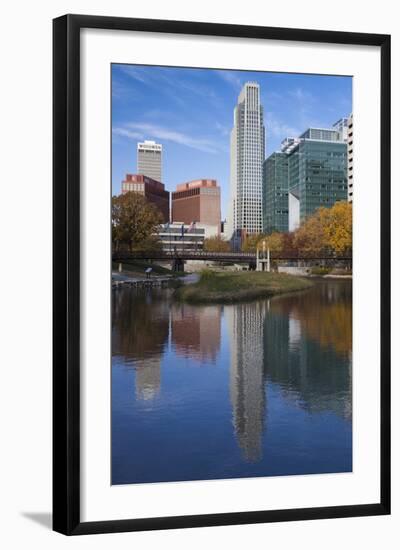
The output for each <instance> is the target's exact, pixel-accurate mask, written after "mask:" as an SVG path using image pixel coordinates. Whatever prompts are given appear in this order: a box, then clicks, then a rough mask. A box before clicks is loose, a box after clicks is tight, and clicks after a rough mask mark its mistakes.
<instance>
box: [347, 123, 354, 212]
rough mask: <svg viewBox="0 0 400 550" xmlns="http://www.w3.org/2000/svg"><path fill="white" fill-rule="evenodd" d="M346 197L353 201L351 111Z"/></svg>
mask: <svg viewBox="0 0 400 550" xmlns="http://www.w3.org/2000/svg"><path fill="white" fill-rule="evenodd" d="M347 199H348V201H349V202H353V113H351V115H350V116H349V132H348V138H347Z"/></svg>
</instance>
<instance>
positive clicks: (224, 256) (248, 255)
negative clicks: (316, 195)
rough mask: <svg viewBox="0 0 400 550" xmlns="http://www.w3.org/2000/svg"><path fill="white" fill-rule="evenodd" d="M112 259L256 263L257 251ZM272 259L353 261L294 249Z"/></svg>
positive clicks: (141, 253)
mask: <svg viewBox="0 0 400 550" xmlns="http://www.w3.org/2000/svg"><path fill="white" fill-rule="evenodd" d="M112 259H113V261H114V262H124V261H127V260H164V261H165V260H182V261H185V260H204V261H214V262H234V263H255V262H256V253H255V252H207V251H203V250H201V251H200V250H193V251H190V250H189V251H188V250H184V251H179V250H178V251H171V252H170V251H166V250H151V251H135V252H123V251H121V252H119V251H113V253H112ZM271 260H287V261H308V260H309V261H328V260H331V261H344V262H349V261H351V256H333V255H328V254H326V255H322V254H319V255H311V254H310V255H305V254H299V253H296V252H292V251H287V252H285V251H282V252H275V253H274V252H271Z"/></svg>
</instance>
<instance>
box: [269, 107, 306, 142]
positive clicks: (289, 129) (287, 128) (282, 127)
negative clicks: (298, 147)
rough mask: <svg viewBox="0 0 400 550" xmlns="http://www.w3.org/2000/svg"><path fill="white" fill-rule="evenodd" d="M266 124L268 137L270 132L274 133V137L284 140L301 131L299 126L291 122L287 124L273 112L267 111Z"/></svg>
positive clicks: (295, 135)
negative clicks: (292, 124)
mask: <svg viewBox="0 0 400 550" xmlns="http://www.w3.org/2000/svg"><path fill="white" fill-rule="evenodd" d="M265 126H266V133H267V139H268V134H270V135H272V136H273V137H274V138H277V139H280V140H283V139H285V138H286V137H297V136H298V135H300V133H301V132H300V131H299V129H298V128H295V127H294V126H291V125H290V124H286V123H285V122H284V121H282V120H280V119H279V118H277V117H276V115H274V113H271V112H267V113H266V114H265Z"/></svg>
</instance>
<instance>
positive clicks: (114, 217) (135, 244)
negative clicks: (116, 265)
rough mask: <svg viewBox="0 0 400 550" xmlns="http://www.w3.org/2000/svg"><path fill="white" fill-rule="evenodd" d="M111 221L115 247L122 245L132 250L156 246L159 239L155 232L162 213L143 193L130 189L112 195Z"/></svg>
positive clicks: (160, 221)
mask: <svg viewBox="0 0 400 550" xmlns="http://www.w3.org/2000/svg"><path fill="white" fill-rule="evenodd" d="M111 221H112V241H113V245H114V247H115V248H116V249H118V248H119V247H120V246H121V245H124V246H127V247H128V249H129V251H130V252H132V251H133V250H149V249H151V248H154V247H155V246H158V244H159V241H158V238H157V236H156V235H155V233H156V232H157V227H158V226H159V225H160V223H162V215H161V212H160V211H159V210H158V208H157V207H156V206H154V205H153V204H152V203H150V202H148V201H147V200H146V198H145V197H143V195H140V194H139V193H135V192H133V191H130V192H129V193H125V194H123V195H118V196H114V197H113V198H112V207H111Z"/></svg>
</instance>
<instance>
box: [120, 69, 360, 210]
mask: <svg viewBox="0 0 400 550" xmlns="http://www.w3.org/2000/svg"><path fill="white" fill-rule="evenodd" d="M251 80H253V81H254V80H255V81H257V83H259V84H260V88H261V93H260V102H261V103H262V104H263V106H264V124H265V127H266V151H265V154H266V157H267V156H269V155H270V154H271V153H272V152H274V151H275V150H277V149H279V146H280V143H281V141H282V140H283V139H284V138H286V137H288V136H289V137H291V136H294V137H297V136H298V135H300V134H301V133H302V132H304V130H306V129H307V128H308V127H310V126H314V127H328V128H329V127H331V126H332V124H333V123H334V122H335V121H336V120H338V119H340V118H342V117H344V116H348V115H349V114H350V112H351V110H352V105H351V96H352V79H351V77H342V76H321V75H300V74H287V73H266V72H265V73H264V72H251V71H230V70H229V71H223V70H214V69H184V68H166V67H146V66H136V65H120V64H118V65H113V66H112V91H113V98H112V104H113V105H112V106H113V110H112V131H113V145H112V151H113V162H112V184H113V194H118V193H119V191H120V187H121V181H122V180H123V179H124V177H125V174H126V173H129V172H136V165H137V156H136V148H137V143H138V142H140V141H143V140H154V141H156V142H157V143H160V144H162V146H163V152H164V154H163V157H164V158H163V174H164V175H163V183H164V184H165V186H166V189H167V190H169V191H172V190H174V189H175V188H176V185H177V184H179V183H183V182H185V181H188V180H191V179H199V178H213V179H216V180H217V181H218V184H219V186H220V187H221V206H222V218H223V219H224V218H227V216H228V203H229V196H230V189H229V188H230V185H229V177H230V174H229V172H230V151H229V149H230V147H229V142H230V132H231V129H232V127H233V109H234V107H235V105H236V103H237V98H238V95H239V93H240V90H241V88H242V87H243V84H244V83H245V82H247V81H251Z"/></svg>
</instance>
